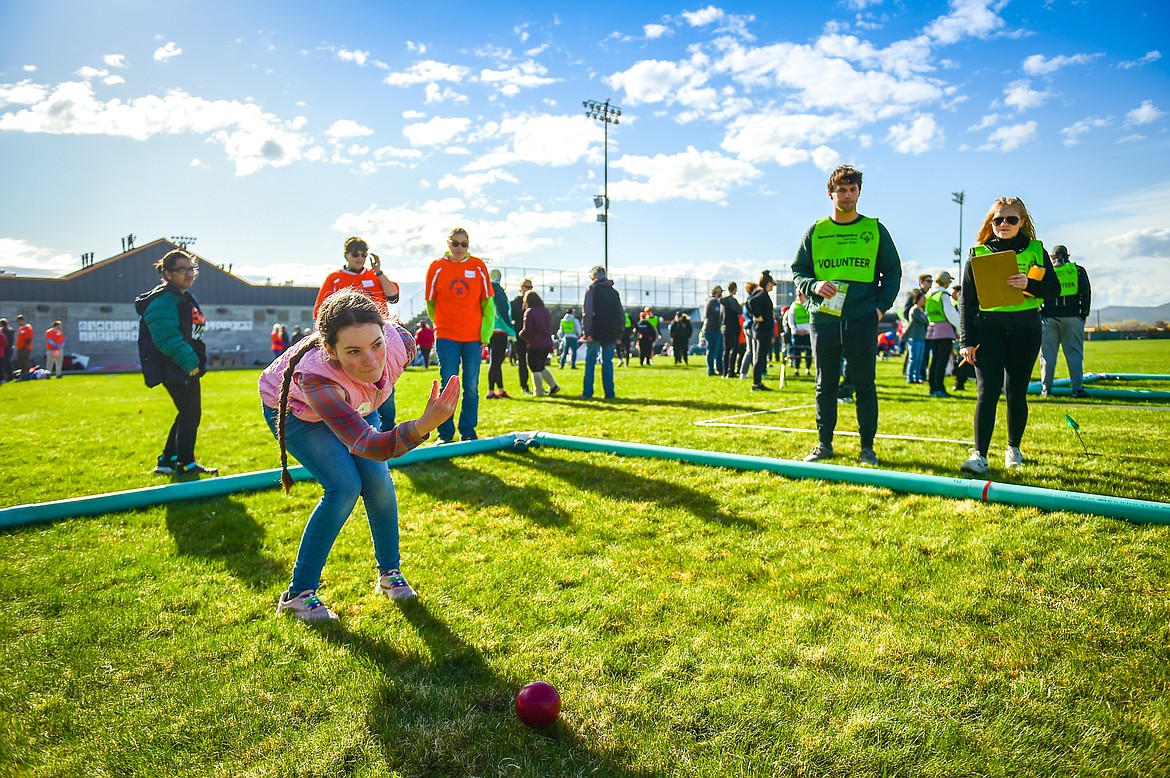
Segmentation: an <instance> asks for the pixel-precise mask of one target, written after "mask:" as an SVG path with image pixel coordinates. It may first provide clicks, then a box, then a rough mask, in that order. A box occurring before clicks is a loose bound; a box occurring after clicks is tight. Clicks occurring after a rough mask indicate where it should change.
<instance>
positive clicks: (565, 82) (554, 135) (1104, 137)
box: [0, 0, 1170, 306]
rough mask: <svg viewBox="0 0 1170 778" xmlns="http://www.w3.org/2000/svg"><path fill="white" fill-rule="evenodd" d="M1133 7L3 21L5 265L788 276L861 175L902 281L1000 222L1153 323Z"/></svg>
mask: <svg viewBox="0 0 1170 778" xmlns="http://www.w3.org/2000/svg"><path fill="white" fill-rule="evenodd" d="M1168 7H1170V6H1168V4H1166V3H1164V2H1145V3H1139V2H1130V1H1129V0H1110V1H1109V2H1105V0H1081V1H1079V2H1068V0H1051V1H1050V2H1043V0H1014V1H1012V2H1004V1H1002V0H1001V1H1000V2H986V1H985V0H951V2H949V3H948V2H916V3H912V4H910V3H904V2H890V1H889V0H848V1H846V2H839V3H836V4H832V3H824V4H822V3H759V2H757V3H754V4H752V3H719V4H714V5H706V4H693V5H687V4H678V3H658V2H639V3H628V2H627V3H612V2H593V3H573V4H568V3H564V4H561V3H547V4H538V3H513V2H493V3H465V2H446V3H400V2H346V1H344V0H341V1H339V2H333V3H323V2H313V3H309V2H287V1H285V2H265V1H259V2H241V1H236V2H224V1H223V0H203V1H202V2H199V3H195V2H185V1H182V0H180V1H178V2H166V3H158V2H156V1H153V0H152V2H139V1H137V0H127V1H126V2H116V3H115V2H103V1H101V0H95V1H94V2H87V3H83V4H82V3H76V2H62V1H61V0H6V2H5V3H4V4H3V6H0V169H2V170H3V171H4V175H3V179H4V186H3V187H2V188H0V268H5V269H7V270H8V272H20V273H39V274H43V275H52V274H60V273H63V272H67V271H69V270H73V269H77V268H78V267H80V259H79V257H80V255H81V253H83V252H88V251H92V252H94V253H95V255H96V257H97V258H98V259H102V258H105V257H107V256H111V255H113V254H116V253H117V252H118V251H119V250H120V247H121V246H120V239H121V237H122V236H125V235H126V234H128V233H133V234H135V235H136V236H137V237H138V242H139V244H142V243H145V242H147V241H149V240H153V239H155V238H158V237H169V236H173V235H192V236H196V237H197V238H198V240H197V242H196V244H195V245H194V249H195V250H196V251H197V252H198V253H200V254H201V255H203V256H205V257H207V258H208V259H209V260H213V261H216V262H222V263H229V262H230V263H231V264H232V267H233V270H234V272H236V273H237V274H239V275H242V276H244V277H245V278H248V279H249V280H252V281H258V282H261V283H263V282H264V281H265V279H272V281H274V282H282V281H286V280H294V281H296V282H298V283H305V284H310V285H315V284H317V283H319V281H320V280H321V279H322V278H323V277H324V276H325V275H326V274H327V273H328V272H329V271H330V270H331V269H333V268H334V267H336V266H337V265H338V264H339V263H340V261H341V253H342V252H341V245H342V241H343V239H344V238H345V237H346V236H347V235H350V234H360V235H363V236H365V237H366V238H367V239H368V240H369V241H370V243H371V245H372V248H373V250H374V251H376V252H378V253H379V254H380V255H381V256H382V258H383V263H384V266H385V267H386V268H387V269H388V270H389V271H390V272H391V274H392V275H393V276H394V277H396V278H398V279H400V280H402V281H404V282H415V281H419V280H421V278H422V274H423V273H424V272H425V268H426V265H427V263H428V261H429V260H430V259H432V258H433V257H435V256H437V255H438V254H439V253H440V252H441V251H442V249H443V247H444V246H443V241H444V238H445V237H446V235H447V232H448V230H450V229H451V228H452V227H454V226H456V225H461V226H464V227H466V228H467V229H468V230H469V231H470V234H471V238H472V243H473V251H474V252H475V253H477V254H478V255H480V256H484V257H489V258H490V259H491V260H492V261H494V262H497V263H499V264H503V265H513V266H515V265H525V266H530V267H531V266H535V267H547V268H555V269H570V270H577V269H586V268H588V267H590V266H592V265H594V264H597V263H599V262H600V261H601V260H602V256H603V229H602V226H601V225H600V224H599V223H597V221H596V213H597V211H596V209H595V208H594V205H593V200H592V198H593V195H595V194H599V193H600V192H601V191H602V172H603V142H602V141H603V128H602V125H601V124H600V123H599V122H597V121H595V120H592V119H590V118H588V117H587V116H586V115H585V112H584V109H583V108H582V101H583V100H587V99H591V100H599V101H604V100H606V99H611V100H612V102H613V103H614V104H616V105H618V106H621V109H622V116H621V121H620V124H618V125H611V126H610V128H609V130H610V132H609V196H610V200H611V210H610V225H609V232H610V235H609V263H610V270H611V273H640V274H655V275H662V276H670V277H675V276H687V277H699V278H719V279H741V280H742V279H747V278H754V277H756V276H758V274H759V272H760V270H762V269H764V268H768V269H771V270H772V271H773V272H776V273H779V274H782V275H787V273H788V269H789V265H790V264H791V261H792V257H793V254H794V252H795V249H796V246H797V244H798V243H799V241H800V239H801V237H802V235H803V233H804V230H805V229H806V228H807V227H808V226H809V224H811V223H812V222H813V221H815V220H816V219H817V218H820V217H822V216H825V215H827V214H828V213H829V205H830V203H829V200H828V199H827V196H826V194H825V188H824V186H825V179H826V177H827V173H828V171H829V170H831V169H832V168H833V167H835V166H836V165H837V164H839V163H843V162H847V163H850V164H853V165H855V166H857V167H859V168H860V169H862V170H863V171H864V173H865V184H864V187H863V193H862V199H861V207H860V210H861V211H862V212H863V213H865V214H867V215H873V216H877V217H879V218H880V219H881V220H882V221H883V223H885V224H886V226H887V227H888V228H889V229H890V232H891V233H892V235H893V237H894V240H895V242H896V243H897V245H898V248H899V251H900V253H901V256H902V259H903V265H904V274H905V276H906V278H907V283H909V279H910V278H912V277H914V276H916V275H917V274H918V272H920V271H932V272H937V271H938V270H941V269H944V268H952V269H953V266H952V264H951V263H952V259H953V250H954V248H955V246H956V245H957V243H958V241H959V237H960V234H959V211H960V209H959V206H958V205H956V204H954V203H953V202H952V200H951V193H952V192H954V191H959V190H962V191H965V192H966V198H967V200H966V205H965V206H964V208H963V233H964V234H963V235H962V240H963V244H964V246H966V245H969V244H970V243H971V242H972V239H973V236H974V234H975V230H976V228H977V227H978V224H979V222H980V220H981V218H982V216H983V215H984V213H986V211H987V208H988V207H989V206H990V204H991V202H992V201H993V200H994V199H995V198H996V197H998V196H1003V195H1012V196H1018V197H1022V198H1023V199H1024V200H1025V202H1027V204H1028V206H1029V208H1030V210H1031V211H1032V214H1033V217H1034V220H1035V222H1036V224H1037V227H1038V230H1039V233H1040V235H1039V237H1040V238H1041V239H1042V240H1043V241H1044V242H1045V244H1046V245H1047V246H1049V247H1051V246H1052V245H1054V244H1056V243H1064V244H1066V245H1068V246H1069V249H1070V251H1071V253H1072V255H1073V257H1074V259H1076V260H1078V261H1080V262H1082V263H1083V264H1084V265H1085V266H1086V267H1087V269H1088V271H1089V273H1090V276H1091V278H1092V280H1093V285H1094V292H1095V298H1096V299H1095V302H1097V303H1098V304H1099V305H1101V306H1103V305H1108V304H1125V305H1154V304H1161V303H1164V302H1167V301H1170V273H1168V272H1167V271H1166V265H1167V261H1168V259H1170V215H1168V214H1170V79H1168V78H1167V72H1168V66H1170V60H1168V59H1167V58H1168V57H1170V36H1168V34H1167V30H1168V29H1170V10H1167V9H1168Z"/></svg>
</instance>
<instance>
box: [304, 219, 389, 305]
mask: <svg viewBox="0 0 1170 778" xmlns="http://www.w3.org/2000/svg"><path fill="white" fill-rule="evenodd" d="M366 257H369V259H370V266H369V267H368V268H367V267H366ZM351 287H352V288H354V289H360V290H362V291H363V292H365V294H366V296H367V297H369V298H371V299H373V301H374V302H376V303H378V307H379V308H380V309H381V311H382V313H383V315H385V314H387V313H388V311H387V309H386V305H387V303H389V304H390V305H395V304H397V303H398V294H399V289H398V284H396V283H394V282H393V281H391V280H390V279H389V278H388V277H387V276H386V274H385V273H383V272H382V260H381V259H379V258H378V255H377V254H371V253H370V245H369V244H368V243H366V242H365V241H364V240H362V239H361V238H359V237H357V236H356V235H354V236H350V237H348V238H346V239H345V264H344V265H342V266H341V269H340V270H334V271H333V272H332V273H330V274H329V275H328V276H326V277H325V283H323V284H321V291H319V292H317V302H315V303H313V316H316V315H317V311H318V310H320V308H321V303H323V302H325V298H326V297H328V296H329V295H331V294H333V293H334V292H336V291H337V290H338V289H349V288H351Z"/></svg>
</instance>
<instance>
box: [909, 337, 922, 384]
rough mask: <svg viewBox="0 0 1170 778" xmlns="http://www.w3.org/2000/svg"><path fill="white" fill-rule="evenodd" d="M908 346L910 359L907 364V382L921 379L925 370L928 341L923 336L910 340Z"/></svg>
mask: <svg viewBox="0 0 1170 778" xmlns="http://www.w3.org/2000/svg"><path fill="white" fill-rule="evenodd" d="M906 347H907V348H908V349H909V350H910V361H909V362H908V363H907V365H906V383H910V382H911V381H921V380H922V374H923V372H925V371H924V370H923V369H922V368H923V364H924V363H923V358H924V357H925V356H926V341H925V340H923V339H922V338H915V339H914V340H908V341H906Z"/></svg>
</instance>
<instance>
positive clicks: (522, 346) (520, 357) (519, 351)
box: [501, 338, 528, 392]
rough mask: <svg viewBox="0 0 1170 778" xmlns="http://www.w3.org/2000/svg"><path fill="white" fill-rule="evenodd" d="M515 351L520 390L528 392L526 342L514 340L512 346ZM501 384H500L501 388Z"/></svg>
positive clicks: (520, 339) (521, 339)
mask: <svg viewBox="0 0 1170 778" xmlns="http://www.w3.org/2000/svg"><path fill="white" fill-rule="evenodd" d="M513 347H514V348H515V349H516V365H517V367H518V368H519V370H520V388H521V389H523V390H524V391H526V392H527V391H528V341H526V340H524V338H516V342H515V343H514V344H513ZM502 385H503V384H501V386H502Z"/></svg>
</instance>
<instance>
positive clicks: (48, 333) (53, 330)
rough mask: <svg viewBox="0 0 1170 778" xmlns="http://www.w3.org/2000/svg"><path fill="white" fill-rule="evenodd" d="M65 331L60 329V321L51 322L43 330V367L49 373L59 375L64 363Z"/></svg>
mask: <svg viewBox="0 0 1170 778" xmlns="http://www.w3.org/2000/svg"><path fill="white" fill-rule="evenodd" d="M64 348H65V333H64V332H62V331H61V322H59V321H55V322H53V326H52V327H50V328H49V329H47V330H45V368H46V369H47V370H48V371H49V373H51V374H54V375H56V376H57V377H58V378H60V377H61V370H62V368H63V367H64V364H65V354H64V353H63V351H62V349H64Z"/></svg>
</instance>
